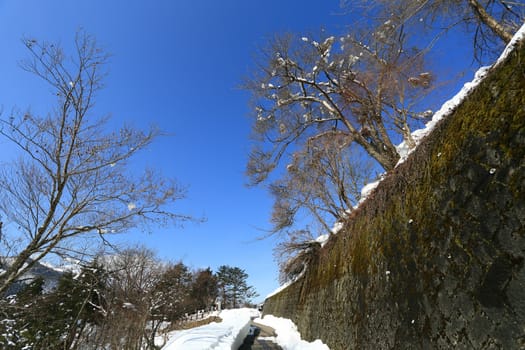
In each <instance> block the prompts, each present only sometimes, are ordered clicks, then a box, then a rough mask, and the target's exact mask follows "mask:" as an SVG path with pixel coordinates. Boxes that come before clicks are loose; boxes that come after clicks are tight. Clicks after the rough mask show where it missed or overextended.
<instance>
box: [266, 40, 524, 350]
mask: <svg viewBox="0 0 525 350" xmlns="http://www.w3.org/2000/svg"><path fill="white" fill-rule="evenodd" d="M524 88H525V45H522V46H521V48H519V49H517V50H515V52H514V53H513V54H511V56H510V57H509V59H508V60H507V62H505V63H504V64H502V65H500V66H498V67H497V68H495V69H493V71H491V72H490V73H489V76H488V77H487V78H486V79H485V80H484V81H483V83H482V84H481V85H480V86H478V88H477V89H476V90H475V91H474V92H473V93H472V94H471V95H470V96H469V97H468V98H467V99H466V100H465V101H464V102H463V103H462V104H461V105H460V106H459V107H458V108H457V109H456V111H454V113H453V114H452V115H450V116H449V117H448V118H446V119H445V120H444V121H442V122H441V123H440V124H439V125H438V126H437V128H436V129H435V130H434V131H433V133H432V134H431V135H430V136H429V137H427V138H426V139H425V140H424V141H423V143H422V144H421V145H420V146H419V147H418V149H417V150H416V151H415V152H414V153H413V154H412V156H411V157H410V158H409V160H407V161H406V162H405V163H403V164H402V165H400V166H399V167H397V168H396V169H395V170H394V171H392V172H391V173H390V174H389V175H388V176H387V177H386V179H385V180H384V181H383V182H382V183H381V184H380V186H379V187H378V188H377V189H376V191H375V192H374V193H373V195H372V197H371V198H370V199H369V200H367V201H366V202H365V203H364V204H363V205H362V206H361V207H360V208H359V209H358V210H357V211H356V212H355V213H354V214H353V215H352V217H351V218H350V219H349V220H348V222H347V223H346V225H345V227H344V229H343V230H342V231H340V232H339V233H338V234H337V235H334V236H332V237H331V239H330V241H329V242H328V244H327V245H326V246H325V247H324V248H323V249H322V250H321V251H320V255H319V262H318V263H317V264H315V265H311V266H310V267H309V269H308V271H307V274H306V275H305V276H304V277H303V278H302V279H301V280H299V281H297V282H296V283H294V284H293V285H292V286H291V287H289V288H287V289H285V290H284V291H283V292H281V293H279V294H277V295H275V296H273V297H272V298H270V299H268V300H267V301H266V303H265V313H269V314H274V315H280V316H285V317H289V318H292V319H293V320H294V321H295V323H296V324H297V325H298V327H299V330H300V331H301V333H302V335H303V337H305V338H307V339H315V338H321V339H322V340H323V341H324V342H325V343H327V344H328V345H329V346H330V348H331V349H333V350H336V349H449V348H465V349H471V348H475V349H488V348H491V349H492V348H501V349H518V348H525V327H524V325H525V89H524Z"/></svg>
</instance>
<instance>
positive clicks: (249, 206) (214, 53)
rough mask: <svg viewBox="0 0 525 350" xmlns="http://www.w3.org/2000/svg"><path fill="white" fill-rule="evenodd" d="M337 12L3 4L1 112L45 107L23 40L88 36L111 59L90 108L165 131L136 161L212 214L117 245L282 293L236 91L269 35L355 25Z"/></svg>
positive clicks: (256, 1) (264, 6)
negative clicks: (26, 65) (224, 268)
mask: <svg viewBox="0 0 525 350" xmlns="http://www.w3.org/2000/svg"><path fill="white" fill-rule="evenodd" d="M339 12H340V9H339V0H326V1H313V0H311V1H308V0H222V1H218V0H200V1H198V0H162V1H160V0H159V1H146V0H143V1H138V0H126V1H124V0H121V1H117V0H113V1H111V0H105V1H101V0H89V1H88V0H85V1H73V0H62V1H58V0H46V1H41V0H0V45H1V50H0V106H2V107H3V110H4V113H5V112H8V111H10V110H11V109H12V108H13V107H14V106H17V107H19V108H21V109H25V108H26V107H28V106H32V108H33V109H34V110H37V111H44V112H45V111H46V109H48V106H51V101H52V100H50V99H49V98H50V96H49V94H48V90H47V89H46V87H45V85H43V84H42V83H41V82H39V81H38V80H37V79H36V78H35V77H33V76H31V75H29V74H28V73H26V72H24V71H22V70H21V69H19V68H18V66H17V61H19V60H20V59H22V58H24V57H26V52H25V48H24V47H23V45H22V44H21V41H20V40H21V38H22V37H23V36H28V37H36V38H38V39H45V40H49V41H59V42H61V43H62V44H63V46H65V47H66V48H67V46H68V45H70V44H71V43H72V40H73V38H74V35H75V32H76V31H77V29H79V28H84V29H85V30H86V31H87V32H88V33H90V34H93V35H94V36H95V37H96V38H97V40H98V42H99V43H100V44H101V45H102V46H103V47H104V48H106V50H107V51H109V52H110V53H111V54H112V55H113V56H112V58H111V60H110V64H109V66H108V68H109V76H108V77H107V79H106V85H107V87H106V88H105V89H104V90H103V91H102V92H101V93H100V95H99V97H98V99H97V106H96V108H97V111H98V112H100V113H101V114H106V113H110V114H111V115H112V116H113V118H114V119H115V121H116V122H118V123H123V122H126V123H129V124H131V125H134V126H135V127H137V128H143V127H147V126H148V125H150V124H155V125H158V126H159V127H160V128H161V129H163V130H164V131H166V132H168V133H171V134H172V135H173V136H169V137H164V138H162V139H159V140H158V141H157V142H156V143H155V144H154V145H153V146H152V147H151V148H149V149H148V151H147V152H145V153H144V154H142V156H141V157H140V159H138V160H137V161H138V163H140V165H148V166H151V167H154V168H156V169H159V170H160V171H162V173H163V174H164V175H166V176H172V177H175V178H177V179H178V180H179V181H180V182H181V183H182V184H186V185H188V186H189V192H188V198H187V199H186V200H184V201H183V202H181V203H180V206H179V207H178V208H177V210H178V211H179V212H182V213H185V214H191V215H195V216H205V217H206V218H207V222H206V223H203V224H199V225H194V224H188V225H186V226H185V227H184V228H183V229H176V228H168V229H158V230H157V229H155V230H154V231H155V232H154V233H153V234H151V235H148V234H132V235H127V236H121V237H120V238H119V240H121V241H129V242H142V243H144V244H145V245H146V246H148V247H151V248H153V249H154V250H155V251H156V252H157V253H158V255H159V256H160V257H161V258H163V259H170V260H174V261H177V260H179V259H182V260H183V262H184V263H185V264H187V265H189V266H191V267H193V268H205V267H208V266H209V267H211V268H212V269H214V270H215V269H216V268H217V267H218V266H220V265H223V264H226V265H231V266H238V267H240V268H243V269H245V270H246V271H247V273H248V274H249V276H250V278H249V283H250V284H252V285H254V286H255V287H256V289H257V291H258V292H259V294H260V295H261V296H260V298H259V299H262V298H264V296H266V295H267V294H268V293H269V292H271V291H272V290H274V289H275V288H276V287H277V286H278V282H277V277H278V272H277V267H276V263H275V262H274V259H273V256H272V248H273V246H274V244H275V241H274V240H273V239H267V240H263V241H260V240H257V238H258V237H260V236H262V235H263V234H264V232H263V231H261V230H260V229H261V228H267V227H268V218H269V214H270V209H271V201H270V198H269V197H268V195H267V193H266V191H265V190H264V189H263V188H247V187H246V186H245V184H246V182H247V179H246V178H245V176H244V169H245V165H246V159H247V155H248V151H249V148H250V143H249V133H250V121H249V119H248V117H247V114H248V104H247V102H248V94H247V93H246V92H245V91H242V90H240V89H238V88H237V87H238V86H239V84H240V83H241V81H242V78H243V77H244V76H245V75H247V74H248V73H249V72H250V70H251V69H252V68H253V61H254V56H255V54H256V52H257V48H258V47H261V46H264V45H265V43H266V42H267V39H268V38H270V37H271V36H272V35H273V34H275V33H282V32H286V31H291V32H296V33H305V34H309V33H317V32H319V29H320V28H321V27H325V28H327V29H329V30H336V31H339V30H341V29H342V28H343V27H344V26H345V25H348V24H349V20H350V18H349V17H348V16H341V15H337V13H339ZM445 64H446V62H445ZM0 147H2V150H3V151H2V152H5V150H6V149H7V147H8V146H7V145H6V144H5V143H4V142H3V141H0Z"/></svg>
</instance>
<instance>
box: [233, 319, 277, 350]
mask: <svg viewBox="0 0 525 350" xmlns="http://www.w3.org/2000/svg"><path fill="white" fill-rule="evenodd" d="M251 325H252V326H253V327H257V329H258V331H255V332H254V334H250V335H248V336H247V337H246V339H244V344H242V346H241V347H240V348H239V350H282V348H281V347H280V346H279V345H277V344H275V343H274V342H271V341H269V340H264V339H261V338H267V337H275V331H274V330H273V328H270V327H267V326H263V325H260V324H257V323H254V322H252V323H251Z"/></svg>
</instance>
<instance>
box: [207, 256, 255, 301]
mask: <svg viewBox="0 0 525 350" xmlns="http://www.w3.org/2000/svg"><path fill="white" fill-rule="evenodd" d="M247 279H248V274H247V273H246V271H244V270H243V269H240V268H238V267H231V266H227V265H222V266H220V267H219V270H218V271H217V281H218V284H219V290H220V293H221V294H220V295H221V298H222V303H223V305H224V307H227V308H236V307H241V306H243V305H245V304H246V303H248V302H249V301H250V300H251V298H254V297H256V296H257V293H256V292H255V289H254V288H253V287H252V286H249V285H248V282H247Z"/></svg>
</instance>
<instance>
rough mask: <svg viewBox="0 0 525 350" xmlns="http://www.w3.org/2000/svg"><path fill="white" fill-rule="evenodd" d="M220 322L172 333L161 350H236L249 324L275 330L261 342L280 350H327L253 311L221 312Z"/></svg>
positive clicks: (276, 319) (289, 324)
mask: <svg viewBox="0 0 525 350" xmlns="http://www.w3.org/2000/svg"><path fill="white" fill-rule="evenodd" d="M219 317H220V318H221V319H222V321H221V322H219V323H217V322H212V323H210V324H207V325H204V326H201V327H196V328H192V329H187V330H182V331H174V332H172V333H171V334H170V337H169V340H168V342H167V343H166V345H164V347H163V348H162V350H226V349H227V350H231V349H238V348H239V347H240V346H241V345H242V343H243V341H244V338H245V337H246V336H247V335H248V332H249V330H250V321H251V320H252V319H255V320H254V322H255V323H258V324H261V325H265V326H268V327H271V328H273V329H275V333H276V334H277V336H276V337H269V338H264V339H265V340H269V341H272V342H274V343H277V344H278V345H280V346H281V347H282V348H283V349H284V350H330V349H329V348H328V346H326V345H325V344H323V342H322V341H321V340H315V341H314V342H311V343H310V342H307V341H305V340H302V339H301V335H300V334H299V332H298V331H297V326H296V325H295V324H294V323H293V322H292V321H290V320H288V319H285V318H280V317H274V316H272V315H266V316H264V318H260V313H259V311H257V310H255V309H246V308H244V309H233V310H223V311H221V312H220V313H219Z"/></svg>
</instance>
